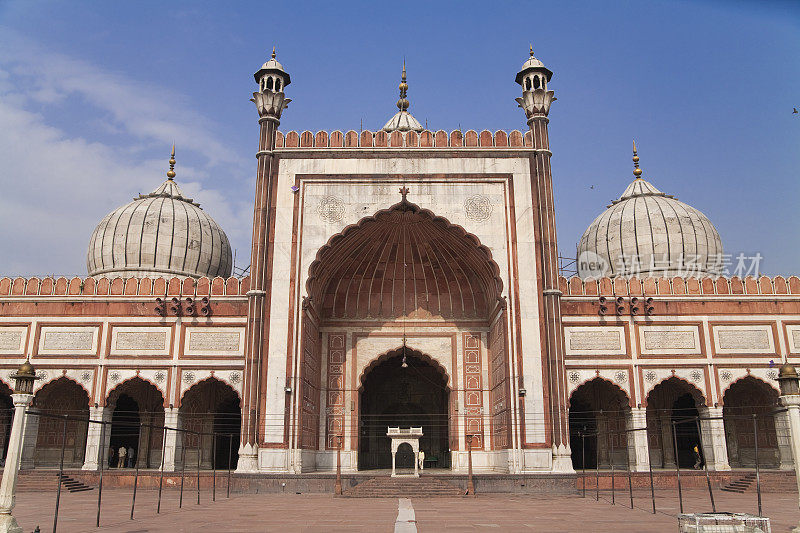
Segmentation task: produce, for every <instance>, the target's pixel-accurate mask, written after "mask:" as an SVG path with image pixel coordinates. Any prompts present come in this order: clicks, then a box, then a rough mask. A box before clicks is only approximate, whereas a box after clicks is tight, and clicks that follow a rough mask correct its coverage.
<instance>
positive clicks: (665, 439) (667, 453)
mask: <svg viewBox="0 0 800 533" xmlns="http://www.w3.org/2000/svg"><path fill="white" fill-rule="evenodd" d="M658 420H659V422H660V424H661V448H662V450H661V453H662V457H661V466H663V467H664V468H675V443H674V441H673V440H672V417H670V416H669V415H661V416H659V417H658Z"/></svg>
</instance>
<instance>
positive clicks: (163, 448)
mask: <svg viewBox="0 0 800 533" xmlns="http://www.w3.org/2000/svg"><path fill="white" fill-rule="evenodd" d="M166 458H167V426H164V431H163V432H162V434H161V476H160V477H159V478H158V507H157V508H156V514H160V513H161V489H162V487H163V486H164V461H165V459H166ZM136 460H137V461H138V460H139V458H138V457H137V458H136Z"/></svg>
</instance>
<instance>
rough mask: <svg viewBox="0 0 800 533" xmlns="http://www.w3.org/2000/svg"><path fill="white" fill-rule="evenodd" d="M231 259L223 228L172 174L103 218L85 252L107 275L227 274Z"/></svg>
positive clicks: (93, 267)
mask: <svg viewBox="0 0 800 533" xmlns="http://www.w3.org/2000/svg"><path fill="white" fill-rule="evenodd" d="M173 175H174V174H173ZM232 263H233V261H232V254H231V245H230V243H229V242H228V237H227V235H225V232H224V231H222V229H221V228H220V227H219V225H218V224H217V223H216V222H214V219H212V218H211V217H210V216H208V215H207V214H206V213H205V211H203V210H202V209H200V204H197V203H195V202H193V201H192V199H191V198H186V197H184V196H183V194H182V193H181V191H180V189H179V188H178V185H177V184H176V183H175V182H174V181H173V180H172V179H171V178H170V179H168V180H166V181H165V182H164V183H162V184H161V186H160V187H158V188H157V189H156V190H155V191H153V192H151V193H150V194H146V195H144V194H142V195H139V197H138V198H134V200H133V202H131V203H129V204H127V205H124V206H122V207H120V208H118V209H116V210H114V211H112V212H111V213H110V214H108V215H107V216H106V217H105V218H104V219H103V220H101V221H100V224H98V225H97V228H96V229H95V230H94V233H92V238H91V240H90V241H89V252H88V257H87V268H88V271H89V275H90V276H106V277H112V276H121V277H145V276H150V277H168V276H191V277H201V276H209V277H212V276H223V277H228V276H230V274H231V267H232Z"/></svg>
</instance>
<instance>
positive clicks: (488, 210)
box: [464, 195, 492, 222]
mask: <svg viewBox="0 0 800 533" xmlns="http://www.w3.org/2000/svg"><path fill="white" fill-rule="evenodd" d="M464 212H465V213H466V215H467V218H468V219H470V220H474V221H475V222H482V221H484V220H486V219H487V218H489V217H490V216H491V215H492V203H491V202H490V201H489V199H488V198H487V197H485V196H481V195H476V196H470V197H469V198H467V199H466V200H464Z"/></svg>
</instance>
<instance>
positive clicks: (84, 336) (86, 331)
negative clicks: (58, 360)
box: [38, 326, 100, 355]
mask: <svg viewBox="0 0 800 533" xmlns="http://www.w3.org/2000/svg"><path fill="white" fill-rule="evenodd" d="M99 329H100V328H98V327H97V326H66V327H61V326H42V329H41V332H40V334H39V351H38V353H39V354H41V355H93V354H95V353H96V352H97V338H98V334H99Z"/></svg>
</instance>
